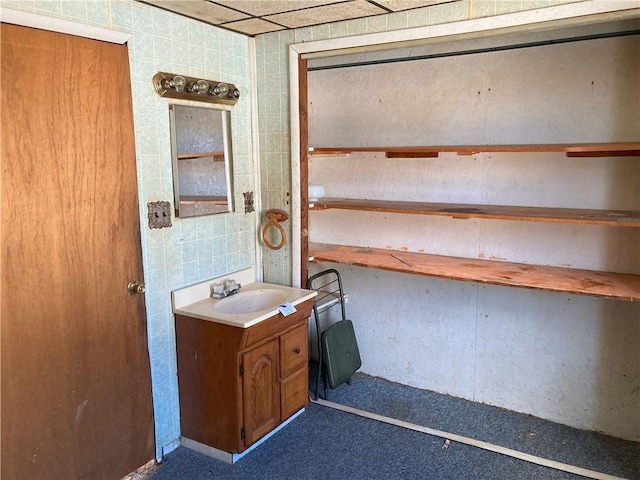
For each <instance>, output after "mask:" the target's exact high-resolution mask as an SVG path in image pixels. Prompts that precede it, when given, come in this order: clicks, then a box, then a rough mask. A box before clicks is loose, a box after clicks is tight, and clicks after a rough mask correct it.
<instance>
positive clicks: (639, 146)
mask: <svg viewBox="0 0 640 480" xmlns="http://www.w3.org/2000/svg"><path fill="white" fill-rule="evenodd" d="M356 152H371V153H375V152H379V153H384V154H385V155H386V156H387V158H431V157H437V156H438V155H439V154H440V153H443V152H453V153H457V154H458V155H474V154H476V153H482V152H485V153H488V152H522V153H527V152H528V153H544V152H564V153H565V154H566V155H567V156H568V157H616V156H640V143H576V144H531V145H441V146H413V147H411V146H409V147H322V148H317V147H310V148H309V155H346V154H349V153H356Z"/></svg>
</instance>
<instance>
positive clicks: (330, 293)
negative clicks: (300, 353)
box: [306, 268, 347, 400]
mask: <svg viewBox="0 0 640 480" xmlns="http://www.w3.org/2000/svg"><path fill="white" fill-rule="evenodd" d="M329 275H335V278H333V279H331V280H330V278H332V277H329ZM325 276H327V277H328V278H327V280H326V283H322V284H320V285H317V286H314V282H315V281H316V280H318V279H322V277H325ZM322 281H323V282H325V280H322ZM334 284H337V288H336V287H335V286H334ZM306 288H307V289H308V290H315V291H317V292H318V296H317V297H316V299H315V301H314V303H313V316H314V318H315V322H316V336H317V344H318V373H317V375H316V388H315V391H314V397H313V399H314V400H317V399H318V391H319V389H320V378H322V380H323V382H322V383H323V388H324V398H325V399H327V379H326V372H325V371H324V370H323V369H325V370H326V367H325V365H324V357H325V353H324V349H323V348H322V330H321V329H320V316H319V314H320V313H322V312H324V311H326V310H328V309H330V308H332V307H334V306H335V305H337V304H339V305H340V310H341V314H342V316H341V319H342V320H346V319H347V316H346V310H345V307H344V304H345V302H344V290H343V288H342V278H341V277H340V272H338V271H337V270H336V269H335V268H330V269H328V270H323V271H322V272H318V273H316V274H315V275H312V276H310V277H309V279H308V280H307V285H306ZM327 299H329V300H327ZM323 300H324V302H323Z"/></svg>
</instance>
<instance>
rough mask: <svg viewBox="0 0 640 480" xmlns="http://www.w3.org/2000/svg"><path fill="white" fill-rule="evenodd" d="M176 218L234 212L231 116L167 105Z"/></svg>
mask: <svg viewBox="0 0 640 480" xmlns="http://www.w3.org/2000/svg"><path fill="white" fill-rule="evenodd" d="M169 117H170V123H171V156H172V162H173V193H174V206H175V215H176V217H181V218H185V217H196V216H200V215H212V214H216V213H226V212H232V211H233V191H232V164H233V159H232V148H231V112H230V111H229V110H222V109H218V108H211V107H192V106H189V105H175V104H172V105H169Z"/></svg>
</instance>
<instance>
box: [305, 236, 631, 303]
mask: <svg viewBox="0 0 640 480" xmlns="http://www.w3.org/2000/svg"><path fill="white" fill-rule="evenodd" d="M309 256H310V261H311V262H313V263H321V262H331V263H339V264H346V265H356V266H360V267H368V268H375V269H380V270H388V271H392V272H403V273H411V274H414V275H425V276H431V277H440V278H447V279H450V280H459V281H467V282H479V283H487V284H492V285H503V286H511V287H522V288H532V289H538V290H547V291H551V292H561V293H572V294H583V295H592V296H597V297H605V298H612V299H617V300H626V301H632V302H637V301H640V275H631V274H625V273H610V272H600V271H593V270H579V269H574V268H564V267H547V266H541V265H529V264H523V263H509V262H498V261H491V260H477V259H473V258H459V257H449V256H443V255H431V254H425V253H412V252H405V251H396V250H385V249H377V248H364V247H351V246H344V245H330V244H318V243H310V244H309Z"/></svg>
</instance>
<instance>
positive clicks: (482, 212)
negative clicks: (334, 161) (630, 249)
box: [309, 198, 640, 228]
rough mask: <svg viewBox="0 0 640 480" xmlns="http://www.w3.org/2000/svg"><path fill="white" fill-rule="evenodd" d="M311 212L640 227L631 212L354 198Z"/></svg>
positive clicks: (319, 204)
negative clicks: (328, 210)
mask: <svg viewBox="0 0 640 480" xmlns="http://www.w3.org/2000/svg"><path fill="white" fill-rule="evenodd" d="M312 205H313V206H311V205H310V207H309V208H310V210H325V209H343V210H363V211H370V212H389V213H408V214H414V215H436V216H445V217H453V218H489V219H498V220H522V221H529V222H551V223H577V224H585V225H605V226H611V227H636V228H638V227H640V212H638V211H629V210H585V209H573V208H546V207H517V206H516V207H514V206H506V205H473V204H465V203H426V202H404V201H386V200H358V199H350V198H321V199H319V200H317V201H315V202H313V204H312Z"/></svg>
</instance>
